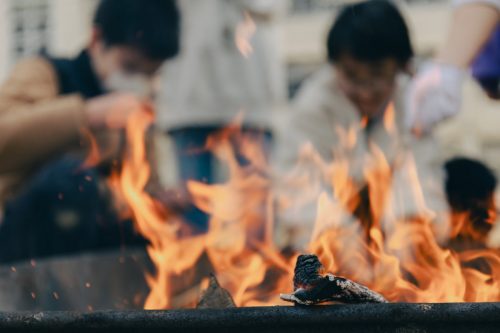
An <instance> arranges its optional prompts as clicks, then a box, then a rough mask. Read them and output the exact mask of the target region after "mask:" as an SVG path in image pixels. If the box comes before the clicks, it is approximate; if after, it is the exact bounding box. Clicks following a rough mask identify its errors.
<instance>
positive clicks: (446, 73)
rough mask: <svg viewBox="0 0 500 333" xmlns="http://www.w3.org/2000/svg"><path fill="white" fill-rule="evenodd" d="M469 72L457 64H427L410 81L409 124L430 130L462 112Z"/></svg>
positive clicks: (420, 131)
mask: <svg viewBox="0 0 500 333" xmlns="http://www.w3.org/2000/svg"><path fill="white" fill-rule="evenodd" d="M465 74H466V71H465V70H463V69H460V68H458V67H456V66H453V65H447V64H439V63H434V62H429V63H426V64H425V65H424V66H422V68H421V69H420V70H419V72H418V73H417V75H416V77H415V78H414V79H413V81H412V82H411V84H410V89H409V91H408V96H407V98H406V125H407V126H408V127H409V128H411V129H412V130H413V131H414V132H415V133H427V132H429V131H430V130H431V129H432V128H433V127H434V125H436V124H437V123H439V122H440V121H442V120H444V119H446V118H449V117H451V116H453V115H455V114H457V113H458V112H459V111H460V108H461V106H462V83H463V81H464V78H465Z"/></svg>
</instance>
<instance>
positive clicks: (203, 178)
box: [169, 127, 215, 231]
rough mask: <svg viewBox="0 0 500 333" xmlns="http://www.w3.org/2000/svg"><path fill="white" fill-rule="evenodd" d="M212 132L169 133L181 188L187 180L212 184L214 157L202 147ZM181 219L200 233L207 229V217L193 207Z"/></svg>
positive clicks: (186, 130)
mask: <svg viewBox="0 0 500 333" xmlns="http://www.w3.org/2000/svg"><path fill="white" fill-rule="evenodd" d="M214 131H215V129H214V128H213V127H195V128H183V129H176V130H173V131H170V132H169V135H170V136H171V138H172V141H173V143H174V147H175V153H176V158H177V169H178V172H179V178H180V181H181V186H183V187H185V186H186V183H187V181H189V180H195V181H199V182H204V183H207V184H213V182H214V170H213V159H214V156H213V154H212V153H211V152H209V151H207V150H206V149H205V148H204V147H205V143H206V141H207V138H208V137H209V136H210V134H212V133H213V132H214ZM182 217H183V218H184V220H185V221H186V222H188V223H191V224H193V225H194V226H196V227H197V228H198V229H200V230H201V231H205V230H207V228H208V221H209V219H210V218H209V216H208V215H207V214H206V213H204V212H203V211H201V210H200V209H198V208H197V207H195V206H194V205H190V206H189V207H188V208H187V209H186V210H185V212H184V213H183V216H182Z"/></svg>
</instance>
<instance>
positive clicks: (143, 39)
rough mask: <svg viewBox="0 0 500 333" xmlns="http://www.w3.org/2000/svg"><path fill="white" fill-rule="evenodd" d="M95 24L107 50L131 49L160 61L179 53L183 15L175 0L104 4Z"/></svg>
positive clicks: (121, 0) (108, 1)
mask: <svg viewBox="0 0 500 333" xmlns="http://www.w3.org/2000/svg"><path fill="white" fill-rule="evenodd" d="M94 24H95V25H96V26H97V27H99V28H100V30H101V34H102V38H103V40H104V42H105V43H106V45H107V46H117V45H124V46H132V47H135V48H137V49H138V50H139V51H141V52H142V53H143V54H144V55H145V56H147V57H150V58H152V59H157V60H165V59H168V58H172V57H174V56H175V55H177V53H178V52H179V44H180V41H179V38H180V36H179V35H180V14H179V10H178V8H177V5H176V3H175V0H101V2H100V4H99V7H98V8H97V11H96V14H95V17H94Z"/></svg>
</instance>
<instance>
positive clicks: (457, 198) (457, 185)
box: [444, 157, 497, 211]
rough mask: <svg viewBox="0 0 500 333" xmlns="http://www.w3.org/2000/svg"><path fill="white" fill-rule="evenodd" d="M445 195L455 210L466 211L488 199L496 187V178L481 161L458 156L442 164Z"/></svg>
mask: <svg viewBox="0 0 500 333" xmlns="http://www.w3.org/2000/svg"><path fill="white" fill-rule="evenodd" d="M444 168H445V171H446V182H445V189H446V196H447V199H448V202H449V204H450V206H451V207H452V208H453V209H454V210H456V211H467V210H470V209H473V208H475V206H477V205H478V203H481V202H485V201H487V200H488V199H490V198H491V197H492V196H493V195H494V192H495V189H496V187H497V178H496V177H495V175H494V173H493V172H492V171H491V170H490V169H489V168H488V167H487V166H486V165H484V164H483V163H481V162H479V161H475V160H472V159H468V158H464V157H459V158H454V159H452V160H449V161H448V162H446V164H445V165H444Z"/></svg>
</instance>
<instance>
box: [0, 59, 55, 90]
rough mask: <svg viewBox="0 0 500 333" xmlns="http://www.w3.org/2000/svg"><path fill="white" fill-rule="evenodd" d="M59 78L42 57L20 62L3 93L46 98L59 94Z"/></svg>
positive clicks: (7, 81)
mask: <svg viewBox="0 0 500 333" xmlns="http://www.w3.org/2000/svg"><path fill="white" fill-rule="evenodd" d="M57 85H58V82H57V76H56V72H55V69H54V67H53V66H52V64H51V63H50V61H48V60H47V59H46V58H44V57H42V56H36V57H30V58H26V59H22V60H20V61H19V62H18V63H17V64H16V65H15V66H14V68H13V69H12V71H11V72H10V75H9V77H8V78H7V80H6V81H5V82H4V85H3V89H2V90H3V93H8V94H15V95H18V94H23V95H26V96H28V95H30V96H32V97H33V98H35V99H37V98H44V97H48V96H53V95H56V94H57V91H58V87H57Z"/></svg>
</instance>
